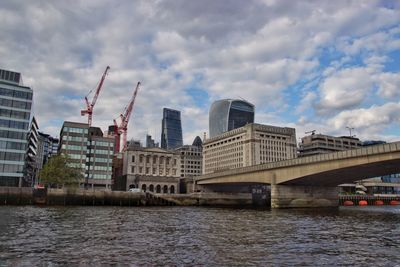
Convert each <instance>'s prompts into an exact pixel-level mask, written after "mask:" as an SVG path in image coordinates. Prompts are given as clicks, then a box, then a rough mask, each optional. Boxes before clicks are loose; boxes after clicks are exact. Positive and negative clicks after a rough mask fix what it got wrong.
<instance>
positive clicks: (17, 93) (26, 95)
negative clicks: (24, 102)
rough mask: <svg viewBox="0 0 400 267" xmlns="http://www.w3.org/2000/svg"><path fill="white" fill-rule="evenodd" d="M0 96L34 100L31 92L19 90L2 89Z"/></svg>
mask: <svg viewBox="0 0 400 267" xmlns="http://www.w3.org/2000/svg"><path fill="white" fill-rule="evenodd" d="M0 95H4V96H9V97H15V98H21V99H28V100H32V93H31V92H23V91H17V90H12V89H6V88H0Z"/></svg>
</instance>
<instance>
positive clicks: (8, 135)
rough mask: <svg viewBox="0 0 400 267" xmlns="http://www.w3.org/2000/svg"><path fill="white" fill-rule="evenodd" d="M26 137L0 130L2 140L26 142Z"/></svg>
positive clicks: (23, 134)
mask: <svg viewBox="0 0 400 267" xmlns="http://www.w3.org/2000/svg"><path fill="white" fill-rule="evenodd" d="M26 135H27V134H26V133H24V132H14V131H7V130H0V137H2V138H8V139H23V140H26Z"/></svg>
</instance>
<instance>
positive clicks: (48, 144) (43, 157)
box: [36, 132, 59, 170]
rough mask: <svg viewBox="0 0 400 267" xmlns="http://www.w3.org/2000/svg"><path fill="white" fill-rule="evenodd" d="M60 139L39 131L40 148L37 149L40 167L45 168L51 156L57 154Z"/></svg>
mask: <svg viewBox="0 0 400 267" xmlns="http://www.w3.org/2000/svg"><path fill="white" fill-rule="evenodd" d="M58 146H59V140H58V138H54V137H52V136H50V135H49V134H45V133H41V132H39V133H38V150H37V155H36V158H37V164H38V169H39V170H41V169H43V166H44V165H45V164H46V163H47V162H48V161H49V159H50V158H51V156H53V155H56V154H57V152H58Z"/></svg>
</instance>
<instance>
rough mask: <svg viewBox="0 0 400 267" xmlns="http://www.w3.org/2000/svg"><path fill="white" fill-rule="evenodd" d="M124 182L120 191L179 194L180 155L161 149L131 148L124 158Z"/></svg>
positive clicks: (119, 188) (120, 186)
mask: <svg viewBox="0 0 400 267" xmlns="http://www.w3.org/2000/svg"><path fill="white" fill-rule="evenodd" d="M123 160H124V163H123V176H124V178H123V181H122V182H121V181H119V182H118V183H119V184H120V185H119V186H118V190H128V189H129V188H140V189H142V190H143V191H150V192H154V193H165V194H175V193H179V178H180V176H181V172H180V155H179V153H177V152H175V151H170V150H165V149H161V148H145V147H142V146H131V147H129V148H128V150H127V151H125V153H124V156H123Z"/></svg>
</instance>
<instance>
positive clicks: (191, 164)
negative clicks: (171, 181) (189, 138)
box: [175, 136, 203, 178]
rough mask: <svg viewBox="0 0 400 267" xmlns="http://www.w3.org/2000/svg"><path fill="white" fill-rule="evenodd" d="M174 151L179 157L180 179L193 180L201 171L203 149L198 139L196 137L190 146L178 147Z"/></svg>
mask: <svg viewBox="0 0 400 267" xmlns="http://www.w3.org/2000/svg"><path fill="white" fill-rule="evenodd" d="M175 151H177V152H178V153H179V154H180V157H181V177H182V178H193V177H194V176H199V175H201V173H202V171H203V167H202V166H203V147H202V141H201V139H200V137H198V136H197V137H196V138H195V140H194V141H193V144H192V145H184V146H181V147H178V148H177V149H176V150H175Z"/></svg>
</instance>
